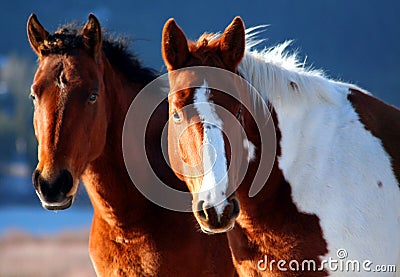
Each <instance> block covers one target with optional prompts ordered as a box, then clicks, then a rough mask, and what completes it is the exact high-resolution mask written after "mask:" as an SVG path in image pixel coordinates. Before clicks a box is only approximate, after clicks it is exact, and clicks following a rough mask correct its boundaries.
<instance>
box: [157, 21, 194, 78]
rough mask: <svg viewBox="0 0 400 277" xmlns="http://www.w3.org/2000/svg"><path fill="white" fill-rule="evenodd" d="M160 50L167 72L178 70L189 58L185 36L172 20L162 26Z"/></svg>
mask: <svg viewBox="0 0 400 277" xmlns="http://www.w3.org/2000/svg"><path fill="white" fill-rule="evenodd" d="M161 48H162V56H163V59H164V62H165V64H166V66H167V68H168V70H173V69H178V68H180V67H181V66H182V65H183V63H184V62H185V61H186V59H187V58H188V56H189V47H188V43H187V39H186V36H185V34H184V33H183V31H182V29H181V28H180V27H179V26H178V25H177V24H176V22H175V20H174V19H173V18H170V19H169V20H168V21H167V22H166V23H165V25H164V29H163V33H162V42H161Z"/></svg>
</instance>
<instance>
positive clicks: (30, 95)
mask: <svg viewBox="0 0 400 277" xmlns="http://www.w3.org/2000/svg"><path fill="white" fill-rule="evenodd" d="M29 97H30V98H31V99H32V101H33V102H36V95H35V94H34V93H31V94H29Z"/></svg>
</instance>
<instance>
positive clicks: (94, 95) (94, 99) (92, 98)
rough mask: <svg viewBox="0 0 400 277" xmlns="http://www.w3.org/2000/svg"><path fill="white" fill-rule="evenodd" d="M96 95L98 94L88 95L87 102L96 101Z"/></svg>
mask: <svg viewBox="0 0 400 277" xmlns="http://www.w3.org/2000/svg"><path fill="white" fill-rule="evenodd" d="M97 96H99V95H98V94H97V93H92V94H91V95H90V97H89V102H90V103H95V102H96V101H97Z"/></svg>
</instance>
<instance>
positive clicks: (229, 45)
mask: <svg viewBox="0 0 400 277" xmlns="http://www.w3.org/2000/svg"><path fill="white" fill-rule="evenodd" d="M245 41H246V40H245V30H244V23H243V20H242V19H241V18H240V17H239V16H237V17H235V18H234V19H233V21H232V23H231V24H230V25H229V26H228V27H226V29H225V31H224V33H223V34H222V36H221V40H220V45H219V47H220V50H221V53H222V60H223V61H224V63H225V64H226V65H227V66H228V67H229V68H231V69H236V67H237V66H238V65H239V63H240V61H241V60H242V58H243V55H244V50H245Z"/></svg>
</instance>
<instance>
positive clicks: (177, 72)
mask: <svg viewBox="0 0 400 277" xmlns="http://www.w3.org/2000/svg"><path fill="white" fill-rule="evenodd" d="M244 51H245V28H244V24H243V21H242V20H241V19H240V17H236V18H235V19H234V20H233V21H232V23H231V24H230V25H229V26H228V27H227V28H226V29H225V31H224V33H223V34H222V35H221V36H219V35H211V34H204V35H203V36H202V37H200V38H199V40H198V41H197V42H192V41H188V40H187V39H186V37H185V35H184V33H183V31H182V30H181V29H180V27H178V25H177V24H176V23H175V21H174V20H173V19H170V20H168V21H167V23H166V24H165V26H164V30H163V35H162V55H163V59H164V62H165V64H166V66H167V68H168V70H169V81H170V88H171V89H170V93H169V96H168V100H169V106H170V107H169V114H170V118H171V119H170V120H169V123H168V152H169V159H170V163H171V166H172V168H173V170H174V172H175V174H176V175H177V176H178V177H179V178H181V179H182V180H184V181H185V182H186V184H187V186H188V188H189V190H190V191H191V192H192V194H193V205H192V210H193V212H194V214H195V217H196V219H197V221H198V222H199V224H200V226H201V228H202V230H203V231H204V232H207V233H218V232H225V231H228V230H230V229H232V228H233V226H234V224H235V219H236V217H237V216H238V214H239V201H238V199H237V197H236V193H235V192H234V190H235V188H237V186H238V185H240V178H239V177H238V174H239V171H240V168H241V166H242V162H243V160H244V159H243V157H245V156H246V155H245V154H244V153H242V150H241V149H242V148H243V143H244V138H245V135H244V133H243V128H242V126H241V124H240V121H241V117H242V116H243V114H242V109H243V105H242V103H241V101H240V91H239V89H238V88H237V86H236V85H235V81H234V80H233V79H232V78H231V76H230V75H233V76H237V75H236V74H237V66H238V64H239V63H240V61H241V59H242V57H243V55H244ZM199 66H200V67H202V68H205V67H207V68H214V69H216V68H217V69H222V70H223V71H225V72H228V73H231V74H227V75H225V77H226V78H225V77H224V78H220V76H216V75H215V74H210V75H208V76H206V77H205V75H204V76H203V75H202V74H200V73H199V71H198V70H196V69H197V68H198V67H199ZM207 68H206V70H207ZM222 70H221V71H222ZM217 75H218V74H217ZM216 82H217V83H218V82H222V83H224V86H225V87H230V88H231V91H229V93H226V91H225V92H224V91H221V90H220V89H217V88H216V87H215V86H214V85H212V86H211V85H209V84H215V83H216ZM229 119H230V120H229ZM232 119H234V120H232Z"/></svg>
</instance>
